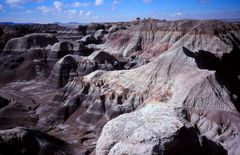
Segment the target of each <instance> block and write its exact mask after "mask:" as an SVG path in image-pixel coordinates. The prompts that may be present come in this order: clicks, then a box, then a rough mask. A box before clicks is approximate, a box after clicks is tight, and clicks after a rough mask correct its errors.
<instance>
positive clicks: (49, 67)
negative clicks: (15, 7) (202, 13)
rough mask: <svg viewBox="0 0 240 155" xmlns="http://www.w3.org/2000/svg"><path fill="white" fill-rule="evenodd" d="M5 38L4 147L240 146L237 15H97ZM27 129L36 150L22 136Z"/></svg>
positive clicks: (179, 150)
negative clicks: (232, 18) (108, 19)
mask: <svg viewBox="0 0 240 155" xmlns="http://www.w3.org/2000/svg"><path fill="white" fill-rule="evenodd" d="M43 27H44V26H43ZM71 34H74V35H73V36H72V37H71ZM13 36H14V35H13ZM67 38H69V39H67ZM8 40H9V41H7V43H6V44H5V45H4V46H5V47H4V50H3V52H2V53H1V57H0V62H1V63H0V71H1V75H0V84H1V85H0V87H1V89H0V124H1V126H0V129H1V131H0V148H1V147H4V146H8V147H10V146H13V147H14V148H15V150H12V151H15V152H17V153H18V152H19V151H20V152H21V151H22V150H26V151H30V152H31V151H36V152H34V153H39V154H41V153H42V154H44V151H46V150H47V149H50V150H51V151H52V153H57V154H76V155H78V154H98V155H105V154H116V155H117V154H164V155H175V154H180V155H186V154H187V155H188V154H189V155H191V154H197V155H198V154H199V155H201V154H207V155H219V154H220V155H222V154H223V155H225V154H229V155H238V154H239V152H240V150H239V147H238V146H239V145H240V143H239V141H240V126H239V124H240V114H239V109H240V105H239V101H240V100H239V97H240V81H239V80H240V78H239V77H240V69H239V66H240V64H239V62H240V61H239V59H240V54H239V49H240V45H239V40H240V24H239V23H231V22H222V21H216V20H205V21H199V20H179V21H160V20H154V19H149V20H141V21H133V22H121V23H120V22H119V23H101V24H95V23H92V24H89V25H85V26H82V25H81V26H79V27H78V28H72V29H70V28H65V27H58V28H56V32H54V33H51V34H49V33H48V34H46V33H34V34H27V35H26V36H22V37H20V38H9V39H8ZM19 127H21V128H19ZM15 133H16V134H15ZM21 136H23V137H25V136H27V137H30V140H29V141H31V142H32V143H31V145H34V147H35V148H36V149H35V150H31V149H30V148H29V146H30V145H29V143H28V141H27V142H25V141H15V139H16V138H15V137H17V139H24V138H21ZM19 137H20V138H19ZM6 139H9V140H6ZM9 141H12V142H10V143H8V142H9ZM18 145H19V146H18ZM0 150H1V149H0ZM6 151H7V152H8V151H9V150H6Z"/></svg>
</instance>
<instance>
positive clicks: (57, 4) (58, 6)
mask: <svg viewBox="0 0 240 155" xmlns="http://www.w3.org/2000/svg"><path fill="white" fill-rule="evenodd" d="M53 6H54V8H55V9H56V10H57V11H61V10H62V8H63V7H64V4H63V3H62V2H60V1H54V2H53Z"/></svg>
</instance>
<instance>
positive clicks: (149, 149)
mask: <svg viewBox="0 0 240 155" xmlns="http://www.w3.org/2000/svg"><path fill="white" fill-rule="evenodd" d="M184 115H186V113H184V110H183V108H179V107H177V106H176V105H164V104H163V103H152V104H147V105H145V106H144V107H142V108H141V109H139V110H137V111H135V112H132V113H129V114H124V115H121V116H119V117H117V118H115V119H113V120H111V121H109V122H108V123H107V124H106V125H105V126H104V128H103V131H102V133H101V136H100V137H99V139H98V142H97V146H96V154H97V155H106V154H109V155H113V154H116V155H118V154H146V155H153V154H163V155H174V154H179V155H185V154H199V155H200V154H201V146H200V142H199V139H198V135H197V132H196V130H195V129H194V128H193V127H192V126H191V124H190V123H188V122H187V121H186V120H185V118H184V117H185V116H184Z"/></svg>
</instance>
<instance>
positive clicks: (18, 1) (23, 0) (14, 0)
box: [6, 0, 43, 6]
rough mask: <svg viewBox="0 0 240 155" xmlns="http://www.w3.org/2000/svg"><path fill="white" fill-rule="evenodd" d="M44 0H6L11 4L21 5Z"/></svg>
mask: <svg viewBox="0 0 240 155" xmlns="http://www.w3.org/2000/svg"><path fill="white" fill-rule="evenodd" d="M42 1H43V0H6V3H7V4H9V5H11V6H21V5H23V4H25V3H28V2H42Z"/></svg>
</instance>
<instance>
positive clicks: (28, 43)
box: [3, 33, 58, 52]
mask: <svg viewBox="0 0 240 155" xmlns="http://www.w3.org/2000/svg"><path fill="white" fill-rule="evenodd" d="M56 42H58V39H57V38H56V37H55V36H54V35H52V34H47V33H45V34H44V33H34V34H29V35H26V36H23V37H20V38H13V39H11V40H9V41H8V42H7V44H6V46H5V47H4V49H3V51H4V52H27V51H28V50H31V49H37V48H44V47H47V46H48V45H53V44H54V43H56Z"/></svg>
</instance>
